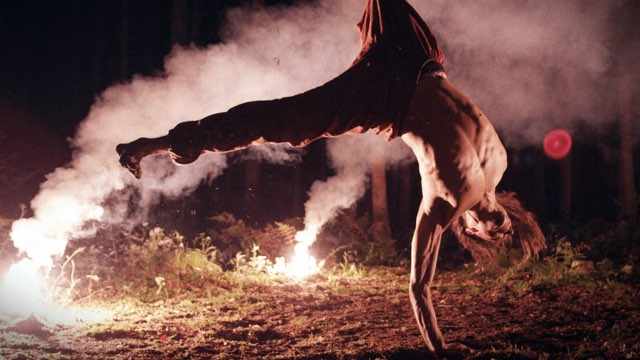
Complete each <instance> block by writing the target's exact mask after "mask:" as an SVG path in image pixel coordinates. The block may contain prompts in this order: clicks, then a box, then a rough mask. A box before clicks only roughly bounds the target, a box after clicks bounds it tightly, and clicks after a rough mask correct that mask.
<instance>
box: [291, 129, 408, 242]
mask: <svg viewBox="0 0 640 360" xmlns="http://www.w3.org/2000/svg"><path fill="white" fill-rule="evenodd" d="M327 154H328V155H329V160H330V165H331V167H332V168H333V170H334V171H335V175H334V176H332V177H330V178H328V179H327V180H324V181H316V182H314V183H313V184H312V185H311V190H310V191H309V200H308V201H307V202H306V203H305V205H304V209H305V219H304V223H305V232H306V233H307V235H309V236H313V238H314V239H315V235H317V234H318V232H319V231H320V229H321V228H322V226H323V225H325V224H326V223H327V222H329V221H330V220H332V219H333V218H334V217H335V216H336V215H337V214H338V212H339V211H340V210H344V209H347V208H349V207H351V205H353V204H354V203H355V202H356V201H357V200H358V199H360V198H361V197H362V196H363V195H364V193H365V191H366V189H367V186H368V184H369V174H370V171H371V167H372V166H374V165H388V166H392V165H402V164H404V163H406V162H409V161H412V160H413V159H414V156H413V153H412V152H411V150H410V149H409V147H408V146H407V145H405V143H404V142H403V141H402V140H401V139H395V140H393V141H391V142H386V141H385V140H384V139H383V138H382V137H380V136H377V135H376V134H375V132H373V131H368V132H366V133H365V134H364V135H350V136H342V137H339V138H336V139H331V140H330V141H329V142H328V144H327Z"/></svg>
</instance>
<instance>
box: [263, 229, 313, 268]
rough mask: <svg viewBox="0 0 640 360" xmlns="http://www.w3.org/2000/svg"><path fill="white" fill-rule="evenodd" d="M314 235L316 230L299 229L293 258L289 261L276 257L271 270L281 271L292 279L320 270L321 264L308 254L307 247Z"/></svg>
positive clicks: (311, 242)
mask: <svg viewBox="0 0 640 360" xmlns="http://www.w3.org/2000/svg"><path fill="white" fill-rule="evenodd" d="M316 235H317V232H316V231H314V230H304V231H299V232H298V233H297V234H296V241H297V243H296V245H295V247H294V254H293V258H292V259H291V261H290V262H289V263H287V262H286V261H285V259H284V258H277V259H276V264H275V265H274V267H273V272H275V273H283V274H285V275H287V276H290V277H292V278H294V279H303V278H305V277H307V276H309V275H313V274H315V273H317V272H318V271H320V268H321V267H322V266H321V265H318V262H317V261H316V259H315V258H314V257H313V256H311V255H310V254H309V247H310V246H311V244H313V242H314V241H315V239H316Z"/></svg>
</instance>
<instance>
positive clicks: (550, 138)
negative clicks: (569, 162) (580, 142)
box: [543, 129, 572, 160]
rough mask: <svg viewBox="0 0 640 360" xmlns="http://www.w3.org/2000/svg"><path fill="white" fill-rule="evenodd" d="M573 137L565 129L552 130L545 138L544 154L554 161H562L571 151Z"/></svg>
mask: <svg viewBox="0 0 640 360" xmlns="http://www.w3.org/2000/svg"><path fill="white" fill-rule="evenodd" d="M571 143H572V139H571V135H570V134H569V133H568V132H567V131H566V130H563V129H555V130H551V131H550V132H549V133H548V134H547V136H545V137H544V143H543V148H544V153H545V154H546V155H547V156H548V157H549V158H550V159H553V160H560V159H562V158H564V157H565V156H567V154H569V151H571Z"/></svg>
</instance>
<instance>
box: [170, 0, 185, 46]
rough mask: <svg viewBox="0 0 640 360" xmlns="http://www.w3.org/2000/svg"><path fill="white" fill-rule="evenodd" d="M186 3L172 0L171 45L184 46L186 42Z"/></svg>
mask: <svg viewBox="0 0 640 360" xmlns="http://www.w3.org/2000/svg"><path fill="white" fill-rule="evenodd" d="M187 6H188V1H187V0H173V7H172V9H171V44H172V45H175V44H179V45H184V44H186V43H187V41H188V28H189V27H188V26H187V23H188V22H189V19H188V14H189V12H188V9H187Z"/></svg>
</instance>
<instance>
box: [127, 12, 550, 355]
mask: <svg viewBox="0 0 640 360" xmlns="http://www.w3.org/2000/svg"><path fill="white" fill-rule="evenodd" d="M359 28H360V32H361V39H362V50H361V52H360V54H359V55H358V56H357V58H356V59H355V61H354V63H353V64H352V65H351V67H350V68H349V69H347V70H346V71H345V72H344V73H342V74H341V75H339V76H338V77H336V78H335V79H333V80H331V81H329V82H328V83H326V84H324V85H322V86H319V87H317V88H314V89H312V90H309V91H307V92H304V93H302V94H298V95H295V96H291V97H287V98H282V99H277V100H271V101H257V102H250V103H245V104H241V105H239V106H236V107H234V108H232V109H230V110H228V111H227V112H224V113H218V114H213V115H210V116H208V117H205V118H203V119H201V120H198V121H190V122H184V123H181V124H178V125H177V126H176V127H175V128H174V129H172V130H171V131H169V133H168V134H167V135H166V136H162V137H159V138H152V139H149V138H141V139H138V140H136V141H133V142H132V143H129V144H121V145H118V147H117V152H118V154H119V155H120V163H121V164H122V165H123V166H124V167H125V168H127V169H128V170H129V171H130V172H131V173H132V174H133V175H134V176H136V177H139V176H140V171H141V169H140V161H141V160H142V158H144V157H145V156H148V155H151V154H157V153H168V154H169V155H170V156H171V157H172V158H173V160H174V161H175V162H177V163H179V164H188V163H191V162H193V161H194V160H196V159H197V158H198V157H199V156H200V155H201V154H202V153H203V152H206V151H209V152H230V151H235V150H239V149H243V148H245V147H247V146H250V145H259V144H264V143H289V144H292V145H294V146H304V145H307V144H309V143H310V142H312V141H314V140H316V139H318V138H323V137H333V136H339V135H342V134H346V133H363V132H365V131H367V130H369V129H375V130H376V131H378V134H380V135H382V136H385V137H386V138H387V139H389V138H394V137H402V139H403V140H404V141H405V142H406V143H407V145H409V146H410V147H411V149H412V150H413V152H414V153H415V155H416V157H417V160H418V166H419V169H420V175H421V185H422V197H423V198H422V203H421V206H420V208H419V210H418V216H417V223H416V228H415V233H414V235H413V240H412V245H411V264H412V267H411V284H410V299H411V304H412V306H413V309H414V313H415V316H416V320H417V322H418V326H419V328H420V332H421V334H422V336H423V338H424V340H425V342H426V343H427V346H428V347H429V349H430V350H431V351H438V352H440V351H443V350H446V349H451V348H464V345H462V344H447V343H446V342H445V341H444V338H443V336H442V334H441V332H440V329H439V328H438V324H437V321H436V314H435V309H434V306H433V303H432V299H431V289H430V285H431V282H432V281H433V277H434V274H435V269H436V262H437V258H438V250H439V248H440V242H441V238H442V233H443V232H444V231H445V229H447V227H448V226H450V225H451V223H452V222H453V221H454V220H456V219H458V218H460V217H461V216H462V215H464V222H463V224H464V225H463V228H464V231H465V232H466V234H467V235H468V236H472V237H473V238H474V239H477V240H478V241H481V242H501V241H503V240H504V239H505V237H508V236H510V235H511V233H512V225H511V221H510V217H509V214H508V213H507V211H505V209H504V208H503V207H502V206H501V205H500V204H499V203H498V202H497V201H496V193H495V188H496V186H497V185H498V182H499V181H500V179H501V177H502V174H503V172H504V171H505V169H506V167H507V158H506V152H505V149H504V147H503V145H502V143H501V142H500V139H499V138H498V135H497V134H496V131H495V130H494V128H493V126H492V125H491V123H490V122H489V119H488V118H487V117H486V116H485V115H484V113H482V111H480V109H479V108H478V107H477V106H476V105H474V103H473V102H472V101H471V100H470V99H468V98H467V97H466V96H465V95H464V94H463V93H462V92H461V91H460V90H458V89H457V88H456V87H455V86H454V85H453V83H451V81H449V80H448V79H447V76H446V73H445V71H444V67H443V63H444V55H443V54H442V50H441V49H440V47H439V46H438V43H437V41H436V38H435V37H434V35H433V34H432V33H431V31H430V29H429V28H428V27H427V25H426V23H425V22H424V21H423V20H422V19H421V18H420V16H419V15H418V13H417V12H416V11H415V10H414V9H413V8H412V7H411V6H410V5H409V4H408V3H407V2H406V1H405V0H369V1H368V3H367V5H366V7H365V12H364V15H363V17H362V21H361V22H360V23H359ZM534 250H535V251H533V253H537V251H538V250H539V249H538V248H535V249H534Z"/></svg>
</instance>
